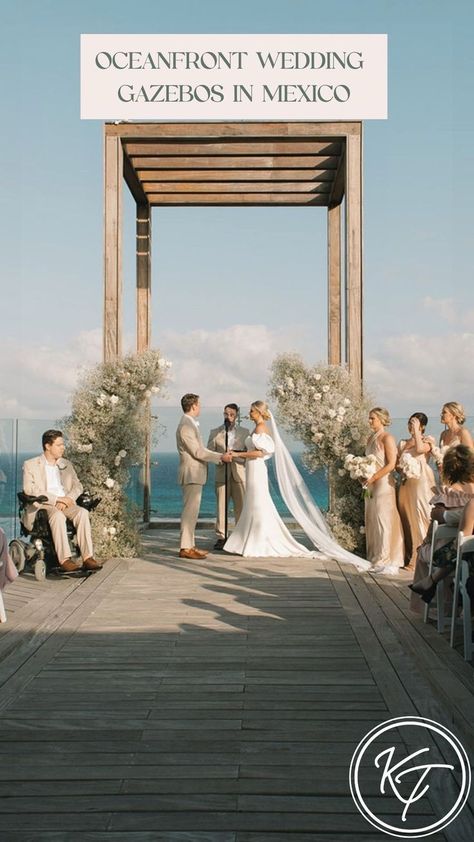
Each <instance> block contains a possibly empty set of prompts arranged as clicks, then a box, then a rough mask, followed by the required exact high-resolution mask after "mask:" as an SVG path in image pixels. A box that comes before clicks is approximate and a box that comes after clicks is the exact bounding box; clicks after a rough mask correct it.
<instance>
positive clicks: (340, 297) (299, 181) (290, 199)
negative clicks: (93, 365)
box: [104, 122, 362, 381]
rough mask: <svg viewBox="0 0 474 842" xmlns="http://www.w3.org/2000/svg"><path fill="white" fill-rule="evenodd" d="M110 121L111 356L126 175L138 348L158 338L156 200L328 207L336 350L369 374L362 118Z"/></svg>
mask: <svg viewBox="0 0 474 842" xmlns="http://www.w3.org/2000/svg"><path fill="white" fill-rule="evenodd" d="M104 129H105V131H104V145H105V156H104V183H105V205H104V240H105V252H104V302H105V307H104V358H105V359H106V360H107V359H113V358H115V357H117V356H120V355H121V353H122V324H121V322H122V221H123V202H122V189H121V185H122V179H125V181H126V183H127V185H128V187H129V189H130V191H131V193H132V195H133V197H134V199H135V202H136V207H137V221H136V254H137V263H136V269H137V271H136V279H137V348H138V350H143V349H145V348H149V347H150V342H151V307H150V300H151V240H152V237H151V209H152V207H166V206H168V207H169V206H175V207H177V206H181V207H183V206H186V207H192V206H196V207H209V206H240V207H243V206H244V207H250V206H258V207H262V206H266V207H269V206H272V207H277V206H286V207H288V206H299V207H312V206H316V207H326V208H327V231H328V358H329V361H330V362H331V363H335V364H339V363H341V362H342V361H343V359H344V357H345V360H346V362H347V363H348V365H349V369H350V370H351V372H352V373H353V375H354V377H355V378H356V380H358V381H361V379H362V124H361V123H360V122H336V123H327V122H285V123H283V122H278V123H277V122H275V123H272V122H238V123H228V122H222V123H221V122H210V123H195V122H189V123H107V124H106V125H105V127H104ZM343 198H345V216H344V228H343V227H342V212H341V203H342V199H343ZM343 255H344V260H343V257H342V256H343ZM295 265H297V255H295ZM343 267H344V279H343V277H342V269H343ZM343 309H344V310H345V318H344V328H345V343H344V344H343V342H342V325H343V319H342V311H343Z"/></svg>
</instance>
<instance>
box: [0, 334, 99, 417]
mask: <svg viewBox="0 0 474 842" xmlns="http://www.w3.org/2000/svg"><path fill="white" fill-rule="evenodd" d="M101 353H102V331H101V330H100V329H99V328H97V329H95V330H90V331H84V332H82V333H80V334H78V336H75V337H73V338H72V339H71V340H70V342H69V343H68V344H66V345H60V346H53V345H31V346H30V347H28V346H26V345H25V344H24V343H21V344H20V343H17V342H15V341H14V340H6V341H5V343H4V345H3V348H2V355H1V358H0V383H1V387H0V406H1V415H2V417H4V418H38V419H46V420H55V419H57V418H60V417H61V416H62V415H64V413H65V412H66V411H67V408H68V401H69V397H70V395H71V392H72V391H73V389H74V387H75V384H76V382H77V377H78V374H79V371H80V369H81V368H83V367H86V366H90V365H93V364H94V363H96V362H98V361H99V360H100V358H101Z"/></svg>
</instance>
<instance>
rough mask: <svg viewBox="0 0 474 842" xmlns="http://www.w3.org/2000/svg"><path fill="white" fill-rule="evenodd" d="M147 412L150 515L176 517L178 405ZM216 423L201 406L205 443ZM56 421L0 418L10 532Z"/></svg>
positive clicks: (207, 496) (324, 489)
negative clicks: (29, 470) (26, 471)
mask: <svg viewBox="0 0 474 842" xmlns="http://www.w3.org/2000/svg"><path fill="white" fill-rule="evenodd" d="M152 412H153V427H152V446H151V468H150V474H151V483H150V515H151V517H152V518H153V519H161V520H171V521H173V520H175V519H176V520H177V519H179V517H180V513H181V506H182V497H181V489H180V487H179V486H178V484H177V470H178V455H177V453H176V441H175V431H176V427H177V425H178V422H179V419H180V417H181V409H180V408H179V407H177V406H168V405H163V406H159V407H154V408H153V410H152ZM221 423H222V409H221V408H220V407H211V408H206V409H203V410H202V412H201V415H200V418H199V424H200V429H201V434H202V438H203V440H204V444H206V443H207V439H208V436H209V432H210V430H211V429H213V428H214V427H218V426H219V425H220V424H221ZM241 423H242V425H243V426H247V427H249V428H250V427H251V426H252V424H251V422H250V421H248V420H245V419H243V420H242V422H241ZM57 425H58V421H57V420H55V421H52V420H48V419H3V420H2V419H0V526H2V528H3V529H4V530H5V532H6V533H7V535H8V537H9V538H12V537H14V536H15V535H16V534H18V531H19V524H18V516H17V497H16V494H17V491H18V490H20V489H21V487H22V465H23V462H24V461H25V459H29V458H30V457H31V456H34V455H36V454H38V453H40V452H41V435H42V433H43V431H44V430H47V429H48V428H51V427H57ZM466 426H468V427H469V429H472V428H473V426H474V419H473V418H469V419H468V420H467V423H466ZM441 429H442V427H441V425H440V424H439V423H433V424H432V425H430V427H429V429H428V430H427V432H430V433H431V435H433V436H435V437H436V438H438V437H439V433H440V432H441ZM390 430H391V432H392V433H393V434H394V436H395V437H396V439H397V440H398V439H400V438H405V437H406V436H407V428H406V419H402V418H397V419H395V420H394V421H393V424H392V427H391V428H390ZM283 437H284V439H285V441H286V444H287V446H288V448H289V450H290V451H291V453H292V454H293V456H294V459H295V461H296V463H297V465H298V467H299V468H300V470H301V473H302V474H303V477H304V479H305V481H306V483H307V485H308V487H309V489H310V492H311V494H312V496H313V498H314V499H315V500H316V502H317V503H318V505H319V506H320V508H322V509H326V508H327V504H328V485H327V477H326V475H325V472H324V471H318V472H316V473H315V474H310V473H309V472H308V471H307V470H306V469H305V467H304V465H303V464H302V461H301V456H302V448H301V445H299V443H298V442H295V441H293V440H291V438H290V437H288V436H286V435H284V436H283ZM268 467H269V479H270V487H271V491H272V496H273V499H274V500H275V504H276V506H277V508H278V510H279V512H280V514H282V515H283V516H285V515H287V514H288V512H287V511H286V509H285V506H284V503H283V501H282V500H281V498H280V496H279V493H278V488H277V484H276V481H275V476H274V473H273V462H272V460H270V461H269V463H268ZM213 471H214V468H213V467H212V466H211V467H210V469H209V480H208V483H207V485H206V486H205V488H204V491H203V496H202V504H201V510H200V516H201V518H203V519H212V518H214V516H215V496H214V483H213ZM143 479H144V474H143V466H142V465H134V466H132V469H131V472H130V482H129V484H128V488H127V494H128V497H129V499H130V500H131V501H132V502H133V503H135V504H136V506H137V508H138V510H139V511H140V512H141V511H143V495H144V485H143Z"/></svg>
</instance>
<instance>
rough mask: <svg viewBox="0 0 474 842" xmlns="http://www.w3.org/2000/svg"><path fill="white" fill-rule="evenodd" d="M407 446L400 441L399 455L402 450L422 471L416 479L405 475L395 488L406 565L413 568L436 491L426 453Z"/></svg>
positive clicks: (431, 440)
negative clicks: (414, 460) (417, 463)
mask: <svg viewBox="0 0 474 842" xmlns="http://www.w3.org/2000/svg"><path fill="white" fill-rule="evenodd" d="M423 441H425V442H427V443H428V444H430V445H431V444H434V439H431V438H430V437H428V436H427V437H426V438H423ZM406 445H407V442H406V441H405V440H402V441H401V442H400V443H399V445H398V455H399V457H400V456H401V455H402V453H409V454H410V456H412V457H413V458H414V459H416V461H417V462H419V464H420V470H421V473H420V476H419V477H418V478H417V479H415V478H411V479H407V478H405V479H404V480H402V483H401V485H400V487H399V489H398V510H399V512H400V518H401V521H402V527H403V533H404V539H405V565H406V566H407V567H410V568H413V569H414V567H415V562H416V554H417V550H418V547H420V546H421V544H422V543H423V541H424V540H425V537H426V533H427V532H428V527H429V525H430V513H431V503H430V501H431V498H432V497H433V494H434V493H435V477H434V473H433V470H432V468H431V466H430V464H429V462H428V459H427V458H426V457H427V456H428V457H429V452H428V453H427V454H425V453H416V452H415V450H414V448H412V447H410V448H407V446H406Z"/></svg>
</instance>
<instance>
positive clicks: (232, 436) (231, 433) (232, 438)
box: [224, 427, 235, 450]
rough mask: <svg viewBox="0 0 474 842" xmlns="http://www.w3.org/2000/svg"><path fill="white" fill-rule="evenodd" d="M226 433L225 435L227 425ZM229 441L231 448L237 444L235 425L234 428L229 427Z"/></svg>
mask: <svg viewBox="0 0 474 842" xmlns="http://www.w3.org/2000/svg"><path fill="white" fill-rule="evenodd" d="M224 435H225V427H224ZM227 443H228V447H229V450H233V449H234V446H235V427H233V428H232V429H230V428H229V431H228V433H227Z"/></svg>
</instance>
